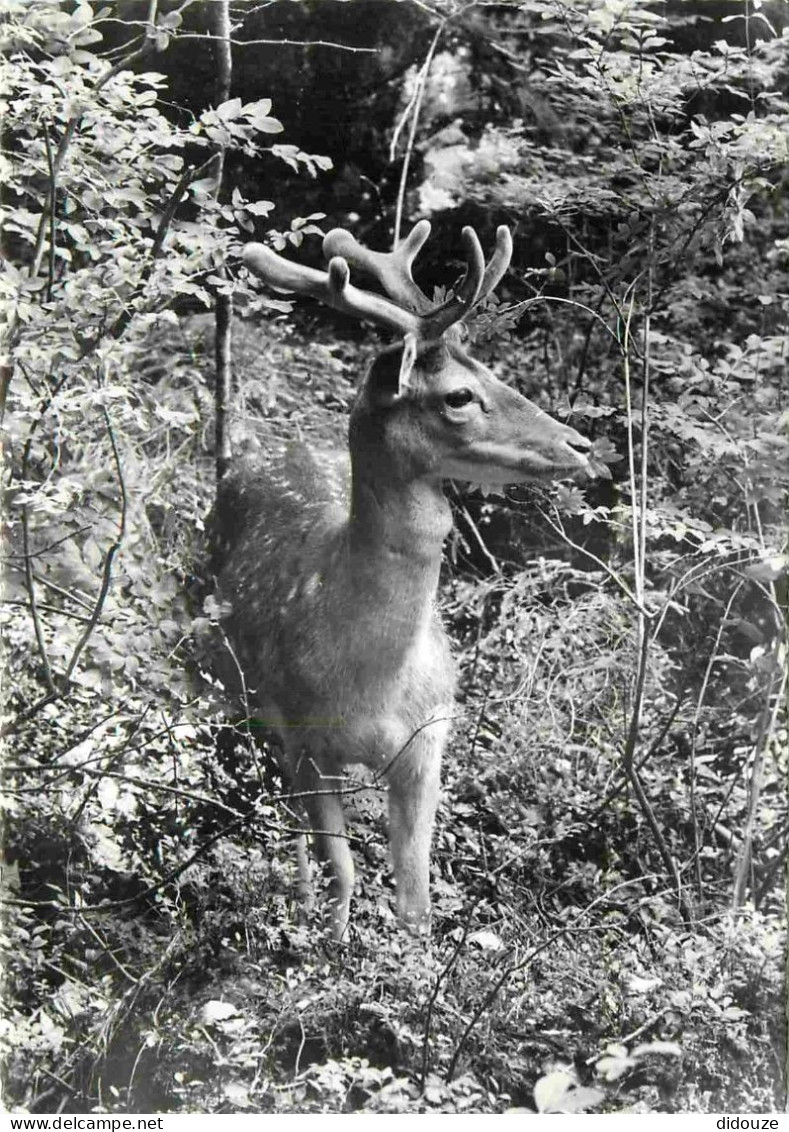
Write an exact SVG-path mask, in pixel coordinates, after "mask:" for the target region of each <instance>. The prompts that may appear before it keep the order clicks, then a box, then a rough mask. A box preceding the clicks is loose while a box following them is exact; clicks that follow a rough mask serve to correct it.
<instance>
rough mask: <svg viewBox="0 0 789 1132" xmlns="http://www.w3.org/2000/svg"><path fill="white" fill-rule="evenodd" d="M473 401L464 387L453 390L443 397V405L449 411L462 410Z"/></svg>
mask: <svg viewBox="0 0 789 1132" xmlns="http://www.w3.org/2000/svg"><path fill="white" fill-rule="evenodd" d="M473 400H474V394H473V393H472V392H471V390H470V389H466V388H465V386H464V387H463V388H462V389H453V390H452V392H451V393H447V395H446V396H445V397H444V404H445V405H446V406H447V407H448V408H450V409H462V408H463V407H464V405H469V404H471V402H472V401H473Z"/></svg>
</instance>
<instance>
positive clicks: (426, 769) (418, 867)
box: [387, 720, 448, 931]
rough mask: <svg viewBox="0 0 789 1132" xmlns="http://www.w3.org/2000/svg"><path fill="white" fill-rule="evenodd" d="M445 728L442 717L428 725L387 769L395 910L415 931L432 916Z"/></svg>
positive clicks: (421, 928)
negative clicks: (432, 871) (433, 855)
mask: <svg viewBox="0 0 789 1132" xmlns="http://www.w3.org/2000/svg"><path fill="white" fill-rule="evenodd" d="M447 730H448V727H447V724H446V721H444V720H441V721H437V722H435V723H433V724H430V725H428V726H427V727H425V728H424V729H423V730H422V731H420V732H419V733H418V734H417V735H415V736H414V737H413V738H412V740H411V742H410V743H409V745H408V746H407V747H406V748H405V749H404V750H403V751H402V752H401V753H400V754H399V755H398V756H397V757H396V759H395V760H394V762H393V763H392V765H391V767H390V768H389V771H388V772H387V778H388V780H389V843H390V846H391V850H392V864H393V866H394V875H395V885H396V905H397V915H398V917H399V918H400V920H401V921H402V922H403V923H404V924H405V925H406V926H407V927H408V928H410V929H411V930H412V931H420V930H424V929H425V928H426V927H427V925H428V922H429V917H430V847H431V842H432V840H433V824H434V821H435V816H436V808H437V806H438V797H439V791H440V788H441V756H442V754H443V749H444V744H445V742H446V736H447Z"/></svg>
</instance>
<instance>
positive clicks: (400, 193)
mask: <svg viewBox="0 0 789 1132" xmlns="http://www.w3.org/2000/svg"><path fill="white" fill-rule="evenodd" d="M445 25H446V20H442V21H441V23H440V24H439V25H438V27H437V28H436V33H435V35H434V36H433V40H432V42H431V44H430V47H429V48H428V51H427V55H426V56H425V61H424V63H423V64H422V69H421V70H420V72H419V78H418V79H417V88H416V97H415V99H414V109H413V113H412V115H411V129H410V130H409V131H408V141H407V143H406V147H405V154H404V156H403V168H402V170H401V173H400V186H399V188H398V190H397V205H396V207H395V222H394V236H393V237H392V246H393V247H395V248H396V247H397V245H398V244H399V242H400V227H401V225H402V221H403V205H404V202H405V189H406V184H407V183H408V169H409V166H410V164H411V154H412V153H413V149H414V138H415V137H416V128H417V126H418V125H419V111H420V110H421V109H422V98H423V97H424V93H425V87H426V85H427V76H428V72H429V70H430V64H431V63H432V62H433V55H434V54H435V50H436V47H437V46H438V41H439V39H440V38H441V33H442V32H443V30H444V27H445Z"/></svg>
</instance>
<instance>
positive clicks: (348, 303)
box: [242, 244, 423, 337]
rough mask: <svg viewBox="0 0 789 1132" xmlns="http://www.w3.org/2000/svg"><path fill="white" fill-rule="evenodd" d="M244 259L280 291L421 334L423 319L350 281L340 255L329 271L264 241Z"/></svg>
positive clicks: (400, 331) (402, 332)
mask: <svg viewBox="0 0 789 1132" xmlns="http://www.w3.org/2000/svg"><path fill="white" fill-rule="evenodd" d="M242 259H243V261H244V264H245V266H246V267H248V268H249V270H250V271H252V272H254V274H255V275H257V276H258V278H260V279H262V280H263V282H264V283H268V285H269V286H270V287H274V288H275V289H276V290H278V291H295V292H296V293H297V294H299V295H311V296H312V297H313V298H314V299H319V300H320V301H321V302H324V303H326V304H328V306H331V307H334V308H335V309H336V310H339V311H343V312H344V313H345V314H351V315H354V316H355V317H356V318H366V319H369V320H370V322H374V323H375V324H376V325H377V326H382V327H384V328H385V329H387V330H393V331H395V333H396V334H398V335H406V334H416V335H417V337H421V323H422V321H423V320H422V319H421V318H420V317H419V316H418V315H416V314H414V313H413V312H412V311H409V310H403V309H401V308H400V307H399V306H395V304H394V303H390V302H389V300H388V299H384V298H382V297H381V296H380V295H373V294H371V293H370V292H369V291H361V290H359V288H358V287H354V286H352V284H351V283H350V282H349V276H350V272H349V269H348V264H347V263H346V261H345V260H344V259H343V258H341V257H340V256H335V257H334V258H333V259H332V261H331V263H330V264H329V270H328V271H327V272H323V271H315V270H314V269H313V268H311V267H304V266H303V265H302V264H300V263H292V262H291V261H290V260H287V259H283V258H282V256H279V255H277V253H276V252H273V251H272V250H271V248H267V247H266V246H265V245H264V244H247V245H246V247H245V248H244V251H243V253H242Z"/></svg>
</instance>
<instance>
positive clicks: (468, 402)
mask: <svg viewBox="0 0 789 1132" xmlns="http://www.w3.org/2000/svg"><path fill="white" fill-rule="evenodd" d="M429 232H430V224H429V223H428V222H427V221H426V220H423V221H420V222H419V223H418V224H417V225H416V227H415V228H414V229H413V230H412V232H411V234H410V235H409V236H408V237H407V238H406V239H405V240H404V241H402V243H401V244H400V245H399V246H398V247H397V249H396V250H395V251H394V252H391V253H375V252H372V251H369V250H368V249H366V248H364V247H362V246H361V245H360V244H359V243H357V241H356V240H355V239H354V237H353V236H352V235H351V234H350V233H349V232H346V231H344V230H341V229H335V230H334V231H332V232H329V234H328V235H327V236H326V238H325V239H324V242H323V250H324V254H325V257H326V259H327V260H328V261H329V263H328V271H326V272H322V271H316V270H314V269H311V268H308V267H305V266H301V265H299V264H296V263H293V262H291V261H288V260H285V259H283V258H282V257H280V256H278V255H277V254H275V253H274V252H273V251H271V250H270V249H269V248H267V247H265V246H263V245H261V244H249V245H248V246H247V247H246V249H245V250H244V256H243V259H244V263H245V264H246V266H247V267H248V268H249V269H250V270H251V271H252V272H253V273H254V274H255V275H256V276H258V277H259V278H260V279H262V280H263V282H264V283H266V284H268V285H269V286H270V287H273V288H274V289H276V290H278V291H292V292H296V293H298V294H304V295H311V296H313V297H315V298H317V299H319V300H321V301H322V302H323V303H326V304H328V305H329V306H331V307H334V308H336V309H337V310H339V311H343V312H345V313H347V314H350V315H353V316H355V317H356V318H360V319H366V320H369V321H370V322H372V323H375V324H376V325H378V326H379V327H383V328H384V329H385V330H388V331H391V332H394V334H395V335H396V337H397V339H398V341H397V342H396V344H395V345H393V346H390V347H389V348H387V349H384V350H383V352H382V353H381V354H380V355H379V356H378V357H377V358H376V360H375V361H374V362H373V364H372V366H371V368H370V370H369V372H368V373H367V375H366V377H365V379H364V381H363V382H362V384H361V388H360V390H359V393H358V396H357V398H356V402H355V405H354V407H353V410H352V413H351V417H350V427H349V447H350V468H349V469H348V462H347V453H343V454H342V456H343V459H344V461H345V464H344V466H345V474H344V477H343V476H342V475H341V476H340V477H339V478H338V477H337V474H336V473H337V467H338V465H337V463H336V460H334V459H332V460H331V461H328V460H325V459H324V458H323V457H321V456H319V455H318V454H317V453H315V452H312V453H311V452H310V451H309V450H307V449H306V448H305V447H304V446H294V447H292V448H290V449H288V450H286V451H285V452H282V453H279V454H278V455H276V456H273V455H272V456H271V458H270V459H268V460H266V461H264V462H263V463H262V464H261V465H260V466H259V467H243V466H242V467H241V468H240V469H239V470H238V471H237V472H235V473H234V474H232V475H229V476H228V477H226V478H225V479H224V480H222V481H221V482H220V486H219V494H218V501H217V507H216V525H217V536H218V546H219V550H220V565H219V569H218V575H217V579H218V589H219V593H220V594H221V597H222V599H223V600H224V601H225V602H227V603H229V604H230V606H231V607H232V612H231V613H230V614H229V615H228V618H227V621H226V622H225V626H226V634H227V640H228V642H229V644H230V647H231V649H232V651H233V655H234V660H235V661H236V662H237V664H238V666H239V667H240V669H241V670H242V672H243V676H244V682H245V686H246V690H247V695H248V700H249V702H251V704H252V707H253V714H255V716H256V718H257V719H258V720H259V721H260V722H262V723H265V724H266V725H268V726H270V727H272V728H273V729H274V730H275V731H276V732H278V733H279V737H280V740H281V744H282V748H283V756H282V758H283V764H284V767H285V769H286V770H287V772H288V774H289V777H290V779H291V782H292V787H293V791H294V795H295V796H297V797H299V798H301V799H302V800H303V805H304V808H305V810H306V814H307V816H308V819H309V826H310V831H311V835H312V838H313V840H314V844H315V849H316V851H317V855H318V857H319V858H320V859H321V860H322V861H323V862H324V864H325V866H326V869H327V872H328V876H329V895H330V900H331V905H330V907H331V924H332V930H333V933H334V935H335V937H336V938H338V939H340V938H341V937H342V936H343V935H344V933H345V931H346V929H347V924H348V916H349V905H350V900H351V894H352V891H353V885H354V867H353V860H352V856H351V852H350V850H349V847H348V843H347V838H346V833H345V819H344V814H343V804H342V787H343V777H342V776H343V772H344V769H345V768H346V767H347V766H348V765H349V764H355V763H362V764H364V765H366V766H367V767H369V768H372V770H373V771H374V772H375V773H376V775H377V776H379V778H380V780H381V781H384V782H385V783H386V785H387V788H388V810H389V841H390V846H391V854H392V861H393V866H394V876H395V885H396V905H397V912H398V915H399V917H400V919H401V920H402V921H403V922H405V924H406V925H408V926H409V927H411V928H412V929H417V930H419V929H421V928H422V927H424V926H425V924H426V922H427V918H428V915H429V875H430V844H431V838H432V830H433V822H434V817H435V812H436V806H437V802H438V796H439V785H440V782H439V778H440V766H441V758H442V752H443V749H444V746H445V744H446V741H447V736H448V733H449V730H450V724H451V721H452V716H453V699H454V685H455V672H454V665H453V660H452V655H451V652H450V647H449V641H448V639H447V636H446V633H445V631H444V629H443V628H442V625H441V621H440V619H439V616H438V614H437V611H436V606H435V599H436V591H437V587H438V579H439V570H440V566H441V554H442V545H443V542H444V539H445V538H446V536H447V534H448V533H449V530H450V527H451V524H452V519H451V513H450V508H449V504H448V502H447V500H446V498H445V496H444V493H443V489H442V481H444V480H447V479H449V478H452V479H459V480H466V481H473V482H484V483H487V484H492V485H500V486H503V485H505V484H514V483H523V482H526V481H530V480H544V479H546V478H550V477H552V476H555V475H557V474H558V475H560V476H562V475H568V474H574V473H583V472H586V473H591V468H590V465H589V463H588V460H587V458H586V456H585V455H584V454H583V449H586V448H588V447H589V442H588V441H587V440H585V439H584V438H583V437H581V436H579V434H578V433H577V432H575V431H574V430H573V429H572V428H569V427H568V426H566V425H563V424H560V423H558V422H557V421H555V420H553V419H552V418H551V417H550V416H548V415H547V414H546V413H545V412H543V410H541V409H540V408H538V407H537V406H536V405H534V404H533V403H532V402H530V401H527V400H526V398H525V397H522V396H521V395H520V393H517V392H516V391H515V390H514V389H511V388H509V387H508V386H506V385H504V384H503V383H502V382H500V381H499V380H497V378H495V377H494V376H493V374H492V373H491V372H490V370H489V369H487V368H486V367H485V366H483V365H481V364H480V363H479V362H477V361H474V360H473V359H472V358H471V357H470V356H469V354H468V352H467V350H466V348H465V347H464V345H463V344H462V339H463V336H464V331H465V328H464V326H463V323H464V320H465V319H466V318H467V317H468V315H469V314H470V312H471V311H472V310H473V308H474V307H475V306H476V305H477V304H478V303H479V302H480V301H481V300H482V299H483V298H484V297H485V296H486V295H488V294H489V293H490V292H491V291H492V290H493V288H494V287H495V286H496V285H497V284H498V282H499V281H500V279H501V278H502V276H503V275H504V272H505V271H506V270H507V267H508V265H509V261H510V257H511V254H512V241H511V237H510V234H509V231H508V229H507V228H505V227H500V228H499V229H498V233H497V238H496V249H495V252H494V254H493V256H492V257H491V259H490V262H489V263H488V265H487V267H486V266H485V262H484V258H483V254H482V249H481V247H480V243H479V240H478V238H477V236H476V234H475V232H474V231H473V229H471V228H465V229H464V230H463V237H462V239H463V245H464V249H465V255H466V272H465V276H464V278H463V280H462V282H461V283H460V284H459V286H458V287H457V289H456V291H455V293H454V295H452V296H451V297H450V298H449V299H448V300H447V301H445V302H443V303H441V304H438V305H436V304H434V303H432V302H431V301H430V300H429V299H428V298H427V297H426V295H425V294H424V293H423V292H422V290H421V289H420V288H419V286H418V285H417V284H416V283H415V282H414V280H413V278H412V274H411V268H412V264H413V261H414V258H415V256H416V254H417V253H418V251H419V250H420V248H421V247H422V245H423V244H424V242H425V240H426V239H427V237H428V234H429ZM351 268H353V269H354V270H355V269H358V270H359V271H363V272H366V273H368V274H369V275H371V276H372V277H373V278H374V279H376V280H377V282H378V283H379V285H380V286H381V287H382V288H383V290H384V292H385V296H382V295H379V294H376V293H373V292H370V291H365V290H360V289H357V288H356V287H355V286H353V285H352V284H351V283H350V281H349V275H350V269H351ZM343 478H344V480H345V484H343V483H342V480H343ZM343 489H344V490H343ZM298 858H299V874H300V878H301V881H300V883H301V887H302V891H304V890H305V888H306V886H307V885H308V883H309V881H308V872H307V868H308V866H307V861H306V856H305V849H304V845H303V843H302V845H301V846H300V850H299V854H298Z"/></svg>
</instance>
